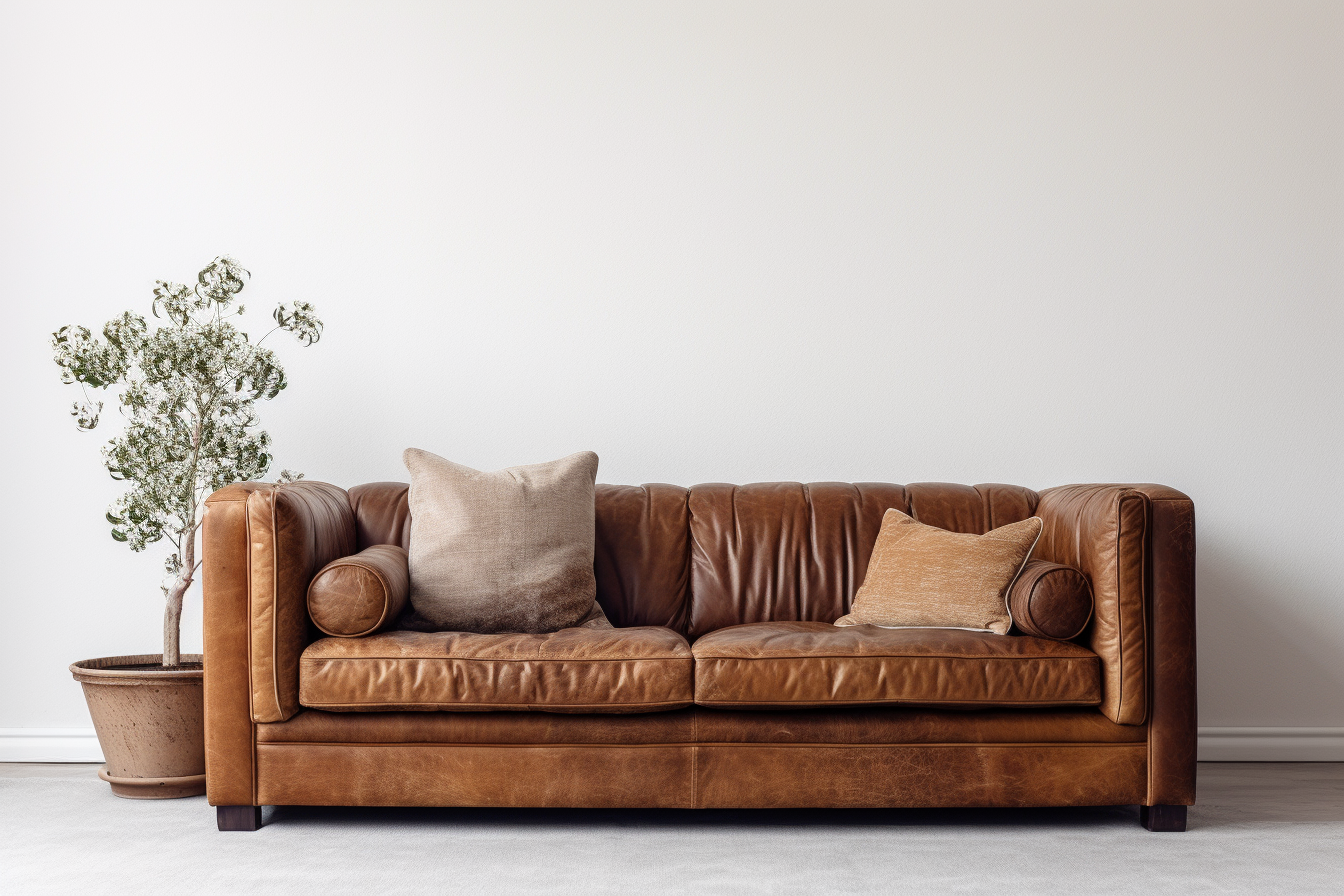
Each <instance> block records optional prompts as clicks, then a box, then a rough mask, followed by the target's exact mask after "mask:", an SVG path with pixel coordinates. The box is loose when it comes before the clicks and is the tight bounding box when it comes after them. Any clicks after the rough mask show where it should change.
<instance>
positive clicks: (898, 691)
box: [692, 622, 1101, 708]
mask: <svg viewBox="0 0 1344 896" xmlns="http://www.w3.org/2000/svg"><path fill="white" fill-rule="evenodd" d="M692 650H693V652H694V653H695V702H696V703H698V704H699V705H701V706H727V707H782V706H797V707H816V706H865V705H879V704H891V703H909V704H916V705H922V706H948V707H958V708H974V707H1004V706H1087V705H1095V704H1096V703H1097V702H1098V701H1099V700H1100V698H1101V681H1100V674H1099V668H1098V663H1097V656H1096V654H1094V653H1092V651H1090V650H1087V649H1086V648H1084V647H1080V646H1078V645H1077V644H1068V643H1063V642H1059V641H1050V640H1046V639H1044V638H1032V637H1027V636H1016V637H1013V636H1004V635H994V634H989V633H987V632H971V631H958V630H955V629H909V628H905V629H890V628H880V627H878V626H876V625H853V626H834V625H831V624H829V623H825V622H761V623H754V624H751V625H737V626H733V627H731V628H724V629H719V630H718V631H716V632H711V633H710V634H708V635H705V636H704V637H703V638H700V639H699V640H697V641H696V642H695V645H694V647H693V648H692Z"/></svg>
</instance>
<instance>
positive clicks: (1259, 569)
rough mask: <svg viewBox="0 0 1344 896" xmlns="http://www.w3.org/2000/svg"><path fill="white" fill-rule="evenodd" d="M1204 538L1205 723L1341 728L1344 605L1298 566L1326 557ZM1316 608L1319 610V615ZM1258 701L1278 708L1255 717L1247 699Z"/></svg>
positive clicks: (1199, 576) (1200, 618)
mask: <svg viewBox="0 0 1344 896" xmlns="http://www.w3.org/2000/svg"><path fill="white" fill-rule="evenodd" d="M1200 537H1201V538H1204V540H1202V541H1199V542H1198V548H1197V551H1198V555H1197V564H1198V565H1197V569H1196V583H1197V584H1196V587H1197V589H1198V590H1197V604H1196V614H1197V636H1198V644H1199V660H1198V661H1199V722H1200V724H1201V725H1203V726H1207V727H1218V726H1223V725H1232V726H1248V727H1254V726H1260V725H1263V726H1282V727H1315V726H1320V727H1335V726H1344V663H1341V662H1340V658H1339V644H1340V640H1341V633H1340V631H1339V628H1340V627H1341V612H1340V609H1339V608H1338V606H1337V604H1336V602H1332V601H1326V600H1325V599H1324V597H1325V596H1324V595H1322V594H1321V593H1320V591H1319V589H1318V588H1314V587H1312V585H1311V583H1310V582H1308V581H1306V580H1305V577H1304V576H1303V575H1302V573H1301V571H1303V570H1310V569H1313V568H1318V567H1319V565H1320V563H1321V558H1320V557H1319V556H1309V555H1308V556H1298V555H1297V554H1295V553H1293V552H1291V551H1284V552H1281V553H1271V552H1270V551H1268V550H1266V549H1265V547H1263V546H1262V547H1261V548H1260V550H1259V552H1258V553H1257V552H1256V551H1254V550H1253V549H1252V550H1247V549H1245V548H1246V544H1245V542H1236V543H1233V542H1231V541H1227V540H1218V539H1214V538H1207V537H1204V536H1202V535H1201V536H1200ZM1271 547H1273V546H1271ZM1299 550H1300V549H1299ZM1313 607H1319V608H1321V610H1322V615H1313V613H1312V612H1311V611H1312V609H1313ZM1327 611H1328V612H1327ZM1255 706H1258V707H1274V708H1275V709H1274V710H1273V711H1272V714H1271V715H1265V714H1264V711H1263V710H1262V711H1261V712H1260V713H1259V714H1258V715H1259V716H1260V717H1248V715H1247V707H1255Z"/></svg>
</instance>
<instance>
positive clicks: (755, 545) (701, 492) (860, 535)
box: [349, 482, 1039, 638]
mask: <svg viewBox="0 0 1344 896" xmlns="http://www.w3.org/2000/svg"><path fill="white" fill-rule="evenodd" d="M407 490H408V487H407V485H406V484H405V483H400V482H376V483H370V484H368V485H360V486H356V487H354V488H352V489H350V493H349V494H350V503H351V506H352V507H353V509H354V513H355V522H356V536H357V539H358V547H359V549H360V550H363V549H364V548H366V547H368V546H369V545H374V544H399V545H401V546H403V547H409V546H410V533H411V529H410V512H409V509H408V506H407ZM1038 501H1039V497H1038V496H1037V494H1036V493H1035V492H1033V491H1031V490H1030V489H1025V488H1021V487H1020V486H1013V485H976V486H970V485H952V484H946V483H921V484H916V485H905V486H902V485H892V484H887V483H873V482H870V483H853V484H850V483H839V482H820V483H811V484H804V483H798V482H763V483H756V484H753V485H725V484H718V483H711V484H707V485H696V486H692V487H691V488H683V487H681V486H675V485H643V486H632V485H598V486H597V518H596V543H595V552H594V559H593V566H594V571H595V572H596V575H597V599H598V601H599V602H600V603H601V604H602V608H603V609H604V610H605V611H606V613H607V616H608V617H609V618H610V619H611V621H612V623H613V624H614V625H617V626H630V625H666V626H669V627H671V628H673V629H676V630H677V631H680V632H681V633H682V634H685V635H687V636H688V637H690V638H698V637H699V636H701V635H703V634H705V633H707V632H711V631H713V630H715V629H718V628H723V627H725V626H729V625H738V624H740V623H744V622H770V621H784V620H802V621H813V622H833V621H835V620H836V619H838V618H839V617H840V616H842V615H844V614H845V613H846V612H848V610H849V605H850V603H851V601H852V600H853V599H854V592H855V591H857V590H858V587H859V585H861V584H862V583H863V577H864V574H865V573H866V572H867V569H868V555H869V554H870V553H871V552H872V549H873V542H874V541H876V539H877V532H878V529H879V528H881V525H882V515H883V514H884V513H885V512H886V511H887V509H888V508H891V507H895V508H898V509H900V510H903V511H905V512H906V513H909V514H910V515H911V516H913V517H915V519H918V520H920V521H921V522H924V523H928V524H929V525H933V526H939V527H941V528H944V529H949V530H951V531H954V532H972V533H976V534H983V533H985V532H988V531H989V530H990V529H994V528H997V527H998V526H1003V525H1006V524H1008V523H1015V522H1018V521H1019V520H1024V519H1026V518H1028V517H1030V516H1031V515H1032V514H1033V513H1035V512H1036V505H1037V503H1038Z"/></svg>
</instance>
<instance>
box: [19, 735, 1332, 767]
mask: <svg viewBox="0 0 1344 896" xmlns="http://www.w3.org/2000/svg"><path fill="white" fill-rule="evenodd" d="M1199 758H1200V760H1201V761H1203V762H1344V728H1201V729H1199ZM102 761H103V751H102V750H101V749H100V748H99V747H98V737H97V735H95V734H94V732H93V729H92V728H0V762H102Z"/></svg>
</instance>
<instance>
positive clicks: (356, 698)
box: [299, 626, 694, 713]
mask: <svg viewBox="0 0 1344 896" xmlns="http://www.w3.org/2000/svg"><path fill="white" fill-rule="evenodd" d="M693 699H694V690H693V686H692V658H691V648H690V645H688V644H687V643H686V640H685V639H684V638H682V637H681V635H678V634H677V633H676V632H674V631H672V630H671V629H666V628H658V627H654V626H647V627H642V628H624V629H616V628H566V629H561V630H560V631H558V632H552V633H549V634H471V633H467V632H408V631H395V632H382V633H380V634H377V635H371V636H369V637H367V638H355V639H348V638H324V639H322V640H321V641H317V642H315V643H313V644H312V645H311V646H310V647H309V648H308V649H307V650H305V651H304V653H303V660H302V663H301V665H300V669H299V700H300V702H301V703H302V704H303V705H304V706H307V707H311V708H314V709H324V710H335V711H364V712H367V711H377V710H390V709H412V710H415V709H419V710H435V709H452V710H529V709H535V710H543V711H546V712H583V713H603V712H651V711H657V710H664V709H678V708H680V707H683V706H686V705H688V704H690V703H691V701H692V700H693Z"/></svg>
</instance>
